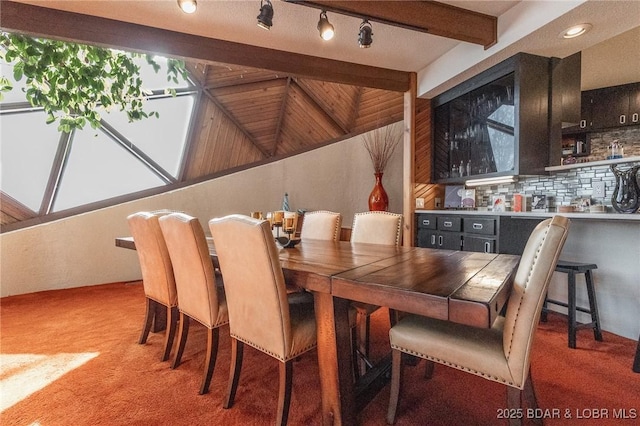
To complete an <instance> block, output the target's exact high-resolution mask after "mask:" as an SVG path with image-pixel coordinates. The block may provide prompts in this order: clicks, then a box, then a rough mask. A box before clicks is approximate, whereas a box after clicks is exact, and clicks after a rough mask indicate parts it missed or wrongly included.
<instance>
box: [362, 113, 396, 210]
mask: <svg viewBox="0 0 640 426" xmlns="http://www.w3.org/2000/svg"><path fill="white" fill-rule="evenodd" d="M398 127H399V126H397V125H395V124H394V125H390V126H386V127H384V128H379V129H375V130H373V131H371V132H368V133H365V134H364V135H362V139H363V140H364V147H365V148H366V149H367V151H368V152H369V157H371V163H372V164H373V174H374V176H375V178H376V183H375V185H374V186H373V190H372V191H371V194H369V210H370V211H387V210H388V209H389V197H388V196H387V192H386V191H385V189H384V186H382V175H383V173H384V169H385V168H386V167H387V163H388V162H389V159H390V158H391V156H392V155H393V152H394V151H395V149H396V147H397V146H398V143H399V142H400V139H401V138H402V132H400V131H398Z"/></svg>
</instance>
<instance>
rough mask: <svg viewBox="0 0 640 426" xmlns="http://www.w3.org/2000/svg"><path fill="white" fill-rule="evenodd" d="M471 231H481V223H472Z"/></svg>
mask: <svg viewBox="0 0 640 426" xmlns="http://www.w3.org/2000/svg"><path fill="white" fill-rule="evenodd" d="M473 229H482V224H481V223H474V224H473Z"/></svg>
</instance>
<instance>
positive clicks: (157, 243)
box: [127, 212, 178, 361]
mask: <svg viewBox="0 0 640 426" xmlns="http://www.w3.org/2000/svg"><path fill="white" fill-rule="evenodd" d="M158 217H159V214H155V213H153V212H138V213H134V214H132V215H129V216H128V217H127V223H128V225H129V230H130V231H131V235H132V236H133V241H134V242H135V244H136V252H137V253H138V259H139V261H140V270H141V271H142V286H143V288H144V294H145V298H146V314H145V319H144V325H143V327H142V333H141V334H140V338H139V339H138V343H139V344H141V345H143V344H145V343H146V342H147V338H148V337H149V331H151V326H152V324H153V323H154V322H155V323H156V324H157V323H158V322H159V321H160V318H158V316H159V315H161V309H162V308H164V309H165V310H166V322H167V329H166V332H165V338H164V350H163V352H162V357H161V359H162V361H166V360H168V359H169V355H170V354H171V348H172V347H173V339H174V337H175V334H176V327H177V326H178V295H177V292H176V282H175V278H174V276H173V266H172V265H171V258H170V257H169V252H168V251H167V245H166V243H165V241H164V236H163V235H162V230H161V229H160V223H159V222H158ZM162 320H164V318H163V319H162Z"/></svg>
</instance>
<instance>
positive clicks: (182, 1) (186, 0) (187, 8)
mask: <svg viewBox="0 0 640 426" xmlns="http://www.w3.org/2000/svg"><path fill="white" fill-rule="evenodd" d="M178 6H180V9H182V11H183V12H184V13H193V12H195V11H196V9H197V8H198V2H196V0H178Z"/></svg>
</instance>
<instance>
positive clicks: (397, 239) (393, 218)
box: [351, 211, 402, 246]
mask: <svg viewBox="0 0 640 426" xmlns="http://www.w3.org/2000/svg"><path fill="white" fill-rule="evenodd" d="M401 239H402V215H401V214H398V213H389V212H382V211H373V212H363V213H356V214H355V215H353V226H352V228H351V242H352V243H370V244H384V245H389V246H392V245H395V246H399V245H400V243H401Z"/></svg>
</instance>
